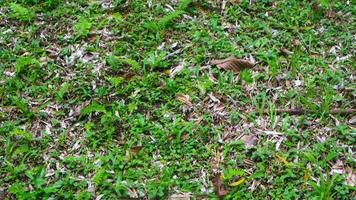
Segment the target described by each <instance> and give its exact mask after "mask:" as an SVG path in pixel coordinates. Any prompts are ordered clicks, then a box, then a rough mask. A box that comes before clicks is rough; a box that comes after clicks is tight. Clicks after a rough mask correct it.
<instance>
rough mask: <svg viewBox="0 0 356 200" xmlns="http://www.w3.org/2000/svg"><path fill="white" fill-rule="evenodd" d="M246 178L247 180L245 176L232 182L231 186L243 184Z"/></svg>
mask: <svg viewBox="0 0 356 200" xmlns="http://www.w3.org/2000/svg"><path fill="white" fill-rule="evenodd" d="M245 180H246V179H245V178H240V179H239V180H238V181H236V182H233V183H230V184H229V186H231V187H236V186H239V185H241V184H242V183H244V182H245Z"/></svg>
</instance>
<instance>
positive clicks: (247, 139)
mask: <svg viewBox="0 0 356 200" xmlns="http://www.w3.org/2000/svg"><path fill="white" fill-rule="evenodd" d="M240 140H241V141H242V142H243V143H244V144H245V147H246V148H247V149H250V148H252V147H254V146H255V145H256V144H257V141H258V139H257V137H256V136H254V135H244V136H242V137H241V138H240Z"/></svg>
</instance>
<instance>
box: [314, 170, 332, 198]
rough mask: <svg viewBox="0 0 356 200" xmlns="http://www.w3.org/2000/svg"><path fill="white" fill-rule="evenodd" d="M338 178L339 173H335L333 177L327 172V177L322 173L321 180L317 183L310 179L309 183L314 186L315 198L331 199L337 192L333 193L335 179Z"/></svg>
mask: <svg viewBox="0 0 356 200" xmlns="http://www.w3.org/2000/svg"><path fill="white" fill-rule="evenodd" d="M337 178H338V174H334V175H333V176H332V177H330V175H329V174H328V173H327V175H326V179H325V178H324V176H323V174H322V173H320V182H319V183H316V182H313V181H309V185H310V186H311V187H312V188H313V190H314V191H313V194H312V195H313V199H317V200H331V199H333V196H334V195H335V194H333V193H332V191H333V186H334V183H335V180H336V179H337Z"/></svg>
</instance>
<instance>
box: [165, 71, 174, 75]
mask: <svg viewBox="0 0 356 200" xmlns="http://www.w3.org/2000/svg"><path fill="white" fill-rule="evenodd" d="M163 73H164V74H166V75H171V73H172V72H171V70H164V71H163Z"/></svg>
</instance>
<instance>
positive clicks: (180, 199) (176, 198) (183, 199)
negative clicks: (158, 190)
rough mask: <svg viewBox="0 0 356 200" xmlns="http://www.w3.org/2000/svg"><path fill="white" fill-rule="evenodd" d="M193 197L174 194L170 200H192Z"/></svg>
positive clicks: (184, 194)
mask: <svg viewBox="0 0 356 200" xmlns="http://www.w3.org/2000/svg"><path fill="white" fill-rule="evenodd" d="M191 197H192V194H191V193H181V194H172V195H171V196H170V197H169V198H168V200H190V199H191Z"/></svg>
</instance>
